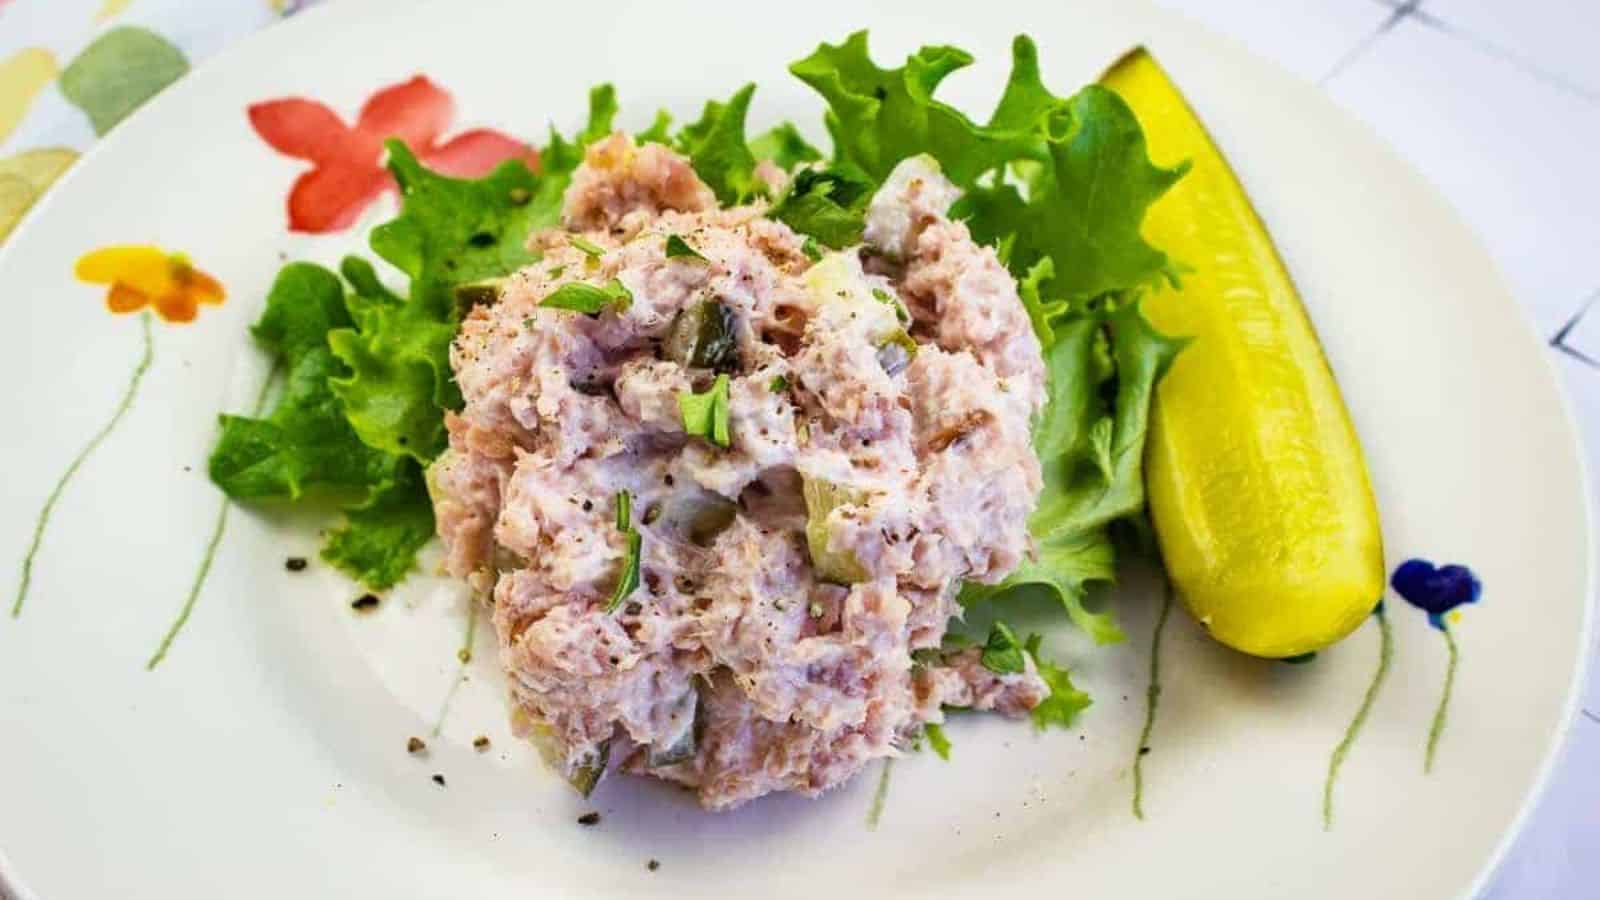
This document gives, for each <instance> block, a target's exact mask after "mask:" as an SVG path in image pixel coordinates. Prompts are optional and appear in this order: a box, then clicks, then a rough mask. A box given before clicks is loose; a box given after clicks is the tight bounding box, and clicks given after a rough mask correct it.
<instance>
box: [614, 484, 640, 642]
mask: <svg viewBox="0 0 1600 900" xmlns="http://www.w3.org/2000/svg"><path fill="white" fill-rule="evenodd" d="M617 530H618V531H620V532H622V536H623V538H624V540H625V541H626V543H627V555H625V556H624V557H623V558H622V574H621V575H620V576H618V578H617V587H616V589H615V590H613V591H612V592H611V600H610V601H609V602H607V603H606V612H608V613H614V612H616V611H617V610H618V609H621V608H622V604H623V603H625V602H627V600H628V597H629V595H631V594H632V593H633V592H634V591H635V590H636V589H637V588H638V587H639V558H640V555H641V554H640V551H641V550H642V549H643V548H644V539H643V538H642V537H641V536H640V534H639V529H637V528H634V527H633V495H632V494H630V493H628V492H627V491H617Z"/></svg>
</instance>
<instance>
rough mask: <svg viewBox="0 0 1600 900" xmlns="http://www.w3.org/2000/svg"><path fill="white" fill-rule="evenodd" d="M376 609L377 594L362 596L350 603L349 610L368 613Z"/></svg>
mask: <svg viewBox="0 0 1600 900" xmlns="http://www.w3.org/2000/svg"><path fill="white" fill-rule="evenodd" d="M377 607H378V595H377V594H362V595H361V596H359V597H357V598H356V599H355V600H353V601H351V603H350V608H351V609H353V610H355V611H356V612H368V611H369V610H373V609H376V608H377Z"/></svg>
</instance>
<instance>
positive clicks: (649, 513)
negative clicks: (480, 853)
mask: <svg viewBox="0 0 1600 900" xmlns="http://www.w3.org/2000/svg"><path fill="white" fill-rule="evenodd" d="M908 165H909V164H908ZM781 176H782V173H777V172H774V171H765V172H764V173H763V176H762V177H763V178H764V179H766V180H767V181H768V182H769V183H779V179H780V178H781ZM955 193H956V192H955V189H954V187H953V186H951V185H950V184H949V182H948V181H946V180H944V179H943V177H942V176H941V175H939V174H938V172H937V171H936V170H929V169H927V168H926V167H924V168H921V169H915V171H908V172H907V173H901V174H897V175H896V176H894V177H891V178H890V179H889V180H888V182H887V183H886V186H885V188H884V189H883V191H881V192H880V193H879V195H878V196H877V197H876V198H875V199H874V200H873V203H872V207H871V212H870V215H869V227H868V234H867V237H868V239H869V242H881V243H879V244H878V246H877V247H876V248H875V252H874V253H873V254H872V255H873V256H874V258H875V259H876V260H878V261H877V262H874V263H873V264H872V265H870V266H867V267H865V268H864V267H863V264H862V252H861V251H860V250H859V249H856V250H849V251H845V252H841V253H837V254H833V255H830V256H827V257H825V258H824V259H823V260H822V261H820V262H817V263H813V262H812V261H811V259H809V258H808V257H807V256H806V254H805V253H804V252H802V240H801V238H800V237H799V236H798V235H796V234H795V233H794V232H792V231H791V230H790V229H789V228H788V227H787V226H785V225H783V224H781V223H778V222H775V221H772V220H769V219H767V218H764V217H763V216H762V215H761V213H762V208H761V207H760V206H752V207H738V208H732V209H718V208H716V204H715V200H714V198H713V196H712V194H711V191H710V190H709V189H708V188H707V187H706V186H705V184H703V183H702V182H701V181H700V179H699V178H698V177H696V176H695V173H694V170H693V168H692V167H691V166H690V165H689V163H688V161H687V160H685V159H684V158H682V157H681V156H679V155H677V154H676V153H674V152H672V151H671V150H669V149H668V148H665V147H663V146H660V145H656V144H646V145H643V146H639V145H636V144H635V143H634V142H633V141H632V140H631V139H630V138H628V137H627V136H625V135H622V134H617V135H613V136H611V137H610V138H607V139H605V140H603V141H601V142H599V143H597V144H595V145H594V146H591V147H590V148H589V150H588V152H587V154H586V157H585V161H584V164H583V165H582V166H581V167H580V168H579V169H578V171H577V172H576V173H575V174H574V177H573V181H572V184H571V186H570V188H569V189H568V192H567V195H566V198H565V205H564V208H563V218H562V222H563V228H561V229H554V230H551V231H547V232H542V233H539V234H535V235H531V236H530V239H529V240H530V246H532V247H534V248H536V249H538V250H539V251H540V252H541V253H542V254H543V257H542V259H541V260H540V261H539V262H538V263H535V264H533V265H531V266H528V267H527V268H525V269H523V270H522V271H520V272H518V273H517V274H516V275H515V276H513V277H512V278H510V279H509V280H508V281H507V283H506V284H505V285H504V286H503V288H502V289H501V292H500V299H499V300H498V301H497V302H495V303H493V304H490V305H484V306H479V307H477V308H475V309H474V310H473V311H472V312H471V313H470V314H469V315H468V316H467V318H466V321H465V322H464V323H463V326H462V329H461V332H460V334H459V336H458V337H457V339H456V342H455V344H454V346H453V349H452V354H451V362H452V366H453V367H454V369H455V373H456V379H457V382H458V383H459V384H460V386H461V391H462V395H463V397H464V398H465V401H466V403H465V406H464V408H463V409H462V410H461V412H460V413H459V414H453V415H451V416H450V417H449V418H448V420H447V423H446V424H447V428H448V431H449V435H450V450H449V452H448V453H446V454H445V456H443V457H442V458H441V459H440V460H439V461H438V462H437V463H435V465H434V466H433V468H432V469H431V470H430V486H431V488H432V491H433V496H434V504H435V512H436V518H437V521H438V526H439V532H440V535H441V537H442V538H443V540H444V543H445V545H446V548H447V551H448V554H447V557H446V566H447V567H448V568H449V570H450V571H451V572H453V573H454V574H456V575H458V576H460V577H464V578H469V579H472V580H474V583H477V584H481V585H484V586H485V587H486V589H487V592H488V593H489V595H490V602H492V604H493V607H494V614H493V620H494V625H495V631H496V634H497V637H498V642H499V649H500V660H501V663H502V665H503V666H504V667H505V669H506V671H507V673H508V675H509V680H510V685H511V693H512V697H513V701H514V703H515V704H516V712H517V715H518V716H519V717H520V718H521V719H523V720H525V721H526V722H528V723H531V727H532V728H534V729H537V731H538V732H539V733H540V734H545V735H547V736H548V737H549V739H550V741H552V742H553V746H554V756H555V759H556V762H557V764H558V765H559V766H561V767H562V768H563V769H564V770H565V771H566V772H567V774H569V775H572V774H573V773H575V772H576V771H578V770H579V769H581V768H583V767H595V766H599V765H601V763H602V761H605V760H609V761H610V764H611V765H612V766H614V767H619V768H621V769H623V770H626V771H629V772H635V773H639V774H648V775H654V776H656V777H660V778H664V779H668V780H671V781H674V782H677V783H679V784H683V785H685V786H687V787H689V788H691V789H693V790H694V791H695V792H696V793H697V795H698V797H699V799H700V801H701V803H702V804H704V805H705V806H706V807H707V808H710V809H727V808H730V807H733V806H737V805H738V804H740V803H743V802H746V801H748V800H750V799H753V798H755V797H759V796H761V795H763V794H767V793H771V792H773V791H794V792H798V793H801V794H806V795H816V794H819V793H821V792H823V791H825V790H827V789H829V788H831V787H833V786H835V785H838V784H839V783H841V782H843V781H845V780H846V779H848V778H850V777H851V776H852V775H854V774H855V773H856V772H859V771H860V770H861V769H862V767H863V766H865V765H866V764H867V763H869V762H871V761H872V760H874V759H879V758H883V757H889V756H894V755H896V754H898V753H899V752H900V751H901V749H902V748H904V747H905V746H907V745H908V744H909V743H910V741H911V740H913V739H914V738H915V736H916V735H917V734H919V733H920V730H921V729H922V727H923V726H924V725H926V724H927V723H929V722H938V721H942V718H943V713H942V709H943V708H945V707H955V706H960V707H971V708H975V709H991V710H996V711H998V712H1001V713H1004V714H1007V715H1020V714H1023V713H1025V712H1026V711H1027V710H1029V709H1031V708H1032V707H1033V706H1035V705H1037V704H1038V703H1039V702H1040V701H1041V700H1043V699H1044V697H1045V696H1047V694H1048V688H1047V687H1046V686H1045V684H1044V682H1043V681H1042V680H1041V679H1040V678H1039V675H1038V673H1037V671H1036V670H1035V669H1034V667H1033V666H1032V663H1031V661H1030V663H1029V665H1028V667H1027V668H1026V670H1025V671H1023V672H1021V673H1015V674H1011V675H996V674H995V673H992V672H989V671H988V670H986V669H984V668H983V667H982V665H981V664H980V662H979V658H978V655H977V654H976V653H975V652H968V651H961V652H943V651H933V652H935V656H936V658H935V659H934V660H932V661H923V662H918V663H913V661H912V656H911V654H912V651H913V650H930V649H931V648H937V647H939V646H940V642H941V640H942V638H943V637H944V633H945V629H946V627H947V625H948V624H949V622H950V619H951V618H952V616H953V615H955V614H957V612H958V608H957V606H956V603H955V595H956V593H957V592H958V591H959V587H960V584H961V583H962V582H963V581H965V580H974V581H980V582H990V583H992V582H995V581H998V580H1000V579H1002V578H1003V577H1004V576H1005V575H1006V573H1007V572H1009V571H1010V570H1011V569H1012V568H1014V567H1015V566H1016V565H1017V564H1018V563H1019V562H1020V561H1021V560H1022V558H1023V556H1024V555H1025V553H1026V552H1027V550H1028V546H1029V545H1028V533H1027V519H1028V515H1029V514H1030V513H1031V512H1032V510H1033V507H1034V506H1035V505H1036V503H1037V502H1038V496H1039V491H1040V487H1041V479H1040V472H1039V465H1038V462H1037V461H1036V459H1035V458H1034V454H1033V451H1032V449H1031V447H1030V444H1029V423H1030V420H1031V418H1032V417H1033V416H1034V415H1035V414H1036V413H1037V412H1038V409H1039V406H1040V404H1041V403H1042V402H1043V399H1044V365H1043V361H1042V359H1041V357H1040V350H1039V344H1038V341H1037V340H1036V339H1035V337H1034V335H1033V332H1032V329H1031V327H1030V324H1029V321H1028V317H1027V315H1026V313H1025V311H1024V310H1023V308H1022V305H1021V302H1020V301H1019V299H1018V297H1017V291H1016V285H1015V283H1014V282H1013V281H1012V280H1011V279H1010V277H1009V276H1008V275H1007V274H1006V272H1005V269H1004V267H1003V266H1001V265H1000V263H999V261H998V260H997V259H996V258H995V256H994V254H993V252H992V251H989V250H986V249H983V248H980V247H978V246H977V245H976V244H975V243H974V242H973V241H972V239H971V237H970V235H969V234H968V233H967V231H966V229H965V227H964V226H962V225H960V224H959V223H955V222H952V221H950V220H949V219H948V218H947V217H946V215H945V209H946V208H947V207H948V205H949V203H950V202H951V200H952V199H953V198H954V196H955ZM574 235H578V236H582V237H583V238H584V240H586V241H588V242H589V243H591V244H594V245H596V246H598V247H599V248H601V250H602V252H601V253H600V254H599V256H598V257H596V258H593V259H591V258H590V254H589V253H586V252H584V250H583V249H582V248H579V247H577V246H575V245H574V244H573V242H572V237H573V236H574ZM669 235H675V236H677V237H679V238H681V239H682V240H684V241H685V242H687V243H688V244H689V245H690V246H691V247H693V248H694V249H695V251H696V252H697V253H698V254H700V255H701V256H702V257H704V259H703V260H701V259H694V258H686V257H677V258H672V259H668V258H667V256H666V252H665V243H666V238H667V236H669ZM883 260H888V262H887V263H884V262H882V261H883ZM611 279H616V280H618V281H620V282H621V283H622V284H623V285H624V286H625V287H626V288H627V289H628V291H629V292H630V293H631V295H632V301H631V303H629V304H628V305H627V307H626V308H624V309H611V310H607V311H604V312H601V313H600V314H599V315H597V316H595V317H588V316H584V315H581V314H578V313H573V312H569V311H564V310H555V309H546V308H541V307H540V306H539V302H540V301H541V300H542V299H543V298H544V297H546V296H547V295H548V294H549V293H550V292H552V291H554V290H555V289H557V288H558V287H560V286H561V285H563V284H567V283H570V282H574V281H584V282H587V283H590V284H595V285H600V284H604V283H605V282H607V281H609V280H611ZM707 302H711V303H717V304H721V306H722V307H723V309H724V310H726V312H727V313H728V316H727V321H729V322H730V323H731V333H730V334H728V335H726V337H727V338H728V339H729V347H730V348H731V349H729V350H728V351H727V352H726V353H724V354H723V355H722V356H720V357H718V359H717V361H716V363H715V365H717V366H718V367H719V369H720V371H721V372H722V373H724V374H727V375H728V376H729V402H728V425H729V428H728V431H729V435H730V441H729V446H727V447H720V446H716V445H714V444H713V443H711V442H709V441H708V440H706V439H704V438H702V437H690V436H689V435H687V434H686V433H685V429H684V424H683V420H682V413H681V411H680V408H679V399H680V397H682V396H684V395H685V394H687V393H689V392H693V391H705V390H707V389H709V388H710V387H711V385H712V383H713V379H714V377H715V376H716V375H717V374H718V372H716V371H713V370H712V369H710V368H707V367H705V365H702V363H704V362H705V360H703V359H702V360H699V361H698V362H697V360H696V358H694V357H692V356H689V357H675V356H674V355H673V353H674V352H675V351H670V350H669V348H671V347H678V346H686V345H684V344H683V342H682V340H681V338H682V337H683V333H682V332H680V331H679V330H678V329H680V328H686V327H688V326H687V325H686V324H685V323H687V322H690V321H693V320H694V316H695V310H696V309H697V307H699V306H700V305H701V304H704V303H707ZM913 341H914V349H913V348H912V347H908V346H907V345H908V343H911V342H913ZM808 483H809V484H812V485H824V486H826V487H827V488H828V496H830V497H832V498H834V501H835V502H833V505H832V506H831V507H830V508H827V509H820V510H819V509H813V510H809V511H808V509H807V506H806V501H805V498H804V496H803V495H804V490H803V489H804V486H805V485H806V484H808ZM624 491H626V492H627V493H628V494H629V496H630V497H631V501H632V510H633V514H632V520H631V523H630V524H631V526H632V527H633V528H635V529H637V530H638V532H639V533H640V535H641V538H642V548H643V549H642V557H641V560H640V575H641V580H640V586H639V587H638V588H637V589H636V590H634V591H633V592H632V593H631V594H630V595H628V596H627V597H625V598H624V601H623V602H622V603H621V604H620V605H619V607H618V608H617V609H615V610H610V611H608V609H607V606H608V603H609V600H610V595H611V592H612V591H613V589H614V588H615V586H616V584H617V579H618V578H619V576H620V572H621V569H622V566H623V563H624V559H625V555H626V553H627V552H628V544H627V540H626V538H625V536H624V534H623V533H622V532H621V531H619V530H618V528H617V527H616V522H615V519H616V506H615V504H616V498H617V496H618V494H619V492H624ZM808 523H809V524H811V525H812V526H813V527H812V528H811V529H809V532H810V533H808V527H807V526H808ZM814 554H826V555H827V560H828V561H830V562H829V565H826V566H824V565H823V564H822V561H821V558H820V557H814ZM824 570H826V571H827V573H828V576H829V577H824ZM836 570H839V571H848V572H849V573H851V574H850V577H849V578H848V579H845V580H847V581H848V582H849V583H838V581H836V580H830V578H834V579H838V578H839V576H838V575H837V574H836Z"/></svg>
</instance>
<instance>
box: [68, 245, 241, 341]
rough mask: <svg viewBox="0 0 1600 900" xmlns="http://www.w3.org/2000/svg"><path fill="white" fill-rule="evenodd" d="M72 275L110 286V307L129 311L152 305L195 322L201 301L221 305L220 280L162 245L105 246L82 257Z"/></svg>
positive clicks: (173, 318)
mask: <svg viewBox="0 0 1600 900" xmlns="http://www.w3.org/2000/svg"><path fill="white" fill-rule="evenodd" d="M73 273H74V274H76V275H77V276H78V278H79V279H80V280H82V281H87V282H89V283H90V284H107V285H110V286H111V290H109V291H108V292H107V293H106V308H107V309H109V310H111V311H112V312H114V313H131V312H137V311H138V310H141V309H144V308H145V307H154V308H155V311H156V314H157V315H159V316H161V318H163V319H165V320H166V321H168V322H191V321H193V320H194V317H195V316H196V315H198V314H199V311H200V304H202V303H207V304H210V305H212V306H217V305H220V304H221V303H222V300H223V297H224V292H223V290H222V284H221V283H220V282H218V281H217V280H216V279H215V278H212V277H211V276H210V275H207V274H206V273H204V272H202V271H200V270H199V269H197V268H195V267H194V266H193V265H192V264H191V263H190V262H189V258H188V257H186V256H184V255H183V254H181V253H168V252H166V251H165V250H162V249H161V248H160V247H153V246H149V245H127V246H117V247H102V248H100V249H99V250H92V251H90V252H88V253H85V254H84V255H83V256H82V257H80V258H79V259H78V264H77V266H75V267H74V269H73Z"/></svg>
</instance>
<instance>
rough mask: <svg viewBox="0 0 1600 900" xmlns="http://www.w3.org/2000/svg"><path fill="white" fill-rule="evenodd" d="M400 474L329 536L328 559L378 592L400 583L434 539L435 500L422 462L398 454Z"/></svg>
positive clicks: (325, 549) (351, 512) (347, 513)
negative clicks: (425, 479)
mask: <svg viewBox="0 0 1600 900" xmlns="http://www.w3.org/2000/svg"><path fill="white" fill-rule="evenodd" d="M395 459H396V461H397V463H398V466H397V467H396V470H395V472H394V476H393V477H392V478H390V479H389V480H387V481H385V482H384V483H383V484H381V485H380V486H379V487H378V488H377V489H376V490H374V491H373V493H372V497H371V499H369V500H368V501H367V502H366V503H363V504H360V505H359V506H354V507H351V508H349V509H347V510H345V524H344V525H343V526H342V527H340V528H336V529H334V530H333V531H332V532H330V533H329V534H328V539H327V542H326V543H325V544H324V545H323V548H322V558H323V559H325V560H327V561H328V562H330V563H332V564H334V565H335V566H338V567H339V568H340V569H342V570H344V572H345V573H346V574H348V575H350V577H352V578H354V579H356V580H357V581H360V582H361V583H363V584H365V585H366V586H367V587H370V588H372V589H373V590H377V591H381V590H385V589H387V588H390V587H393V586H394V585H396V584H398V583H400V582H401V581H402V580H404V579H405V577H406V576H407V575H408V574H410V572H411V570H412V569H413V568H415V566H416V563H417V553H418V552H420V551H421V550H422V548H423V546H424V545H425V544H427V543H428V541H429V540H431V539H432V538H433V532H434V522H433V504H432V503H431V502H429V500H428V491H427V488H426V487H425V486H424V484H423V479H422V468H421V466H419V465H418V464H417V462H416V460H413V459H409V458H399V457H396V458H395Z"/></svg>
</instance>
